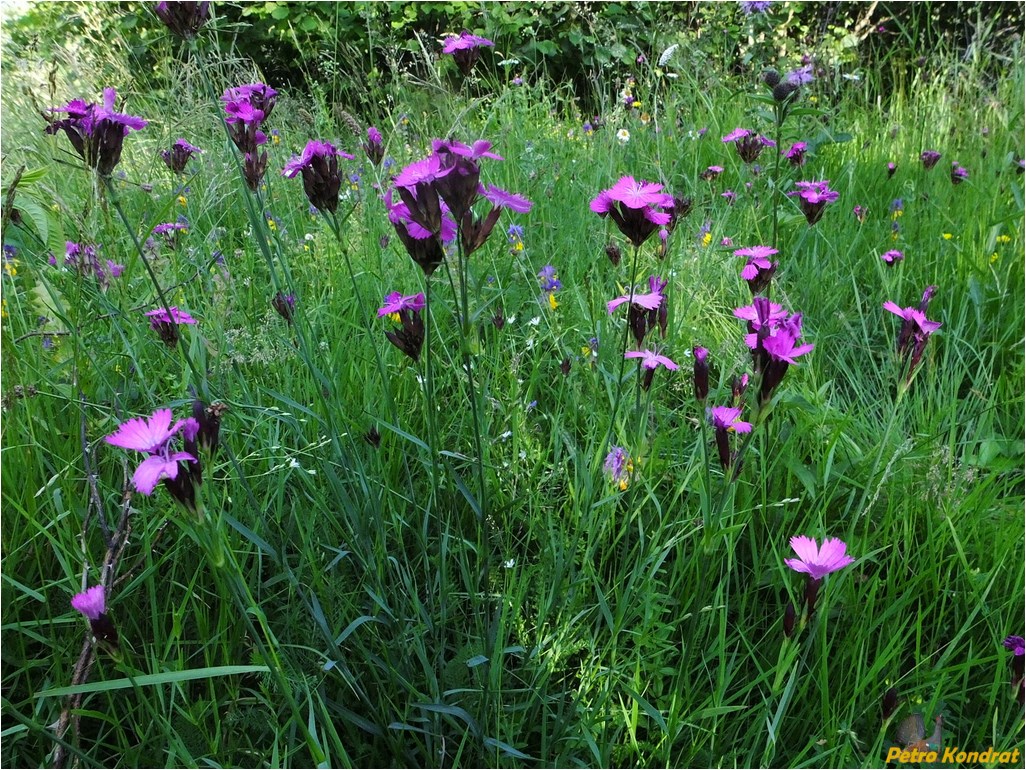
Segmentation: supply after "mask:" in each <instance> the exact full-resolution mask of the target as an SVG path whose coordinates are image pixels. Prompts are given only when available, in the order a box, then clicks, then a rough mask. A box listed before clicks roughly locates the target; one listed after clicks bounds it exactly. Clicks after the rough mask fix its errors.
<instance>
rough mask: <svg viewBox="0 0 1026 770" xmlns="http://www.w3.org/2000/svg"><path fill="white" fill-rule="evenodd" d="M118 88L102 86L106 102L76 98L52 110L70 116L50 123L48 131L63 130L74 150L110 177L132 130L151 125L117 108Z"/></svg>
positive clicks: (102, 175) (97, 169) (46, 131)
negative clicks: (116, 89)
mask: <svg viewBox="0 0 1026 770" xmlns="http://www.w3.org/2000/svg"><path fill="white" fill-rule="evenodd" d="M117 95H118V94H117V91H115V90H114V89H113V88H105V89H103V104H102V105H101V104H94V103H91V102H90V103H86V102H85V101H83V100H82V99H74V100H72V101H70V102H68V104H66V105H65V106H63V107H55V108H54V109H52V110H50V112H66V113H68V117H67V118H65V119H63V120H56V121H53V122H51V123H50V124H49V125H48V126H47V127H46V128H45V129H44V131H45V133H47V134H56V133H57V132H58V131H61V130H63V131H64V133H65V134H66V135H67V137H68V140H69V141H70V142H71V146H72V147H74V148H75V152H77V153H78V154H79V156H80V157H81V158H82V160H84V161H85V162H86V164H87V165H89V166H90V167H92V168H94V169H95V170H96V172H97V173H98V174H99V175H100V176H101V177H109V176H110V175H111V173H112V172H113V171H114V167H115V166H117V164H118V162H119V161H120V160H121V150H122V148H123V146H124V142H125V137H126V136H128V132H129V131H138V130H140V129H142V128H144V127H145V126H146V125H148V122H147V121H145V120H143V119H142V118H137V117H135V116H133V115H126V114H124V113H121V112H115V111H114V105H115V102H116V101H117Z"/></svg>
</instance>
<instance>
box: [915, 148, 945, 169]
mask: <svg viewBox="0 0 1026 770" xmlns="http://www.w3.org/2000/svg"><path fill="white" fill-rule="evenodd" d="M919 159H920V160H921V161H922V162H923V168H925V169H926V170H927V171H929V170H930V169H931V168H933V167H934V166H936V165H937V161H939V160H940V159H941V154H940V153H939V152H937V151H936V150H923V151H922V153H920V155H919Z"/></svg>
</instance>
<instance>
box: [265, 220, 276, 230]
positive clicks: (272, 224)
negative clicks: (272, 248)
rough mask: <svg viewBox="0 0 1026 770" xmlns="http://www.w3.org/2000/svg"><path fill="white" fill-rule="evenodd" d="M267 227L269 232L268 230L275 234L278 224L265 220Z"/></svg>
mask: <svg viewBox="0 0 1026 770" xmlns="http://www.w3.org/2000/svg"><path fill="white" fill-rule="evenodd" d="M267 227H268V229H269V230H270V231H271V232H272V233H273V232H276V231H277V230H278V223H277V222H275V221H274V220H273V219H268V220H267Z"/></svg>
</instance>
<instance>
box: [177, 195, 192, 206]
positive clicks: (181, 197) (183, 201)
mask: <svg viewBox="0 0 1026 770" xmlns="http://www.w3.org/2000/svg"><path fill="white" fill-rule="evenodd" d="M176 200H177V201H178V205H179V206H185V205H186V204H188V203H189V199H188V198H186V197H185V196H184V195H179V196H178V198H177V199H176Z"/></svg>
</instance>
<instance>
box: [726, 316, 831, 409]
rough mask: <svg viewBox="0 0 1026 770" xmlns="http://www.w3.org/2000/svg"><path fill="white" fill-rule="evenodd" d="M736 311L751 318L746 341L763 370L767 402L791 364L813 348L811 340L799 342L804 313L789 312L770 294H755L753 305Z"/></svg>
mask: <svg viewBox="0 0 1026 770" xmlns="http://www.w3.org/2000/svg"><path fill="white" fill-rule="evenodd" d="M734 315H735V316H736V317H737V318H740V319H741V320H743V321H747V322H748V334H747V336H746V337H745V344H746V345H747V346H748V348H749V349H750V350H751V351H752V362H753V364H754V366H755V371H756V372H761V373H762V385H761V386H760V390H759V398H760V400H761V401H762V402H763V403H765V402H766V401H768V400H769V399H770V397H771V396H772V395H773V391H774V390H775V389H776V387H777V386H778V385H779V384H780V381H781V380H783V378H784V375H785V374H786V373H787V368H788V366H790V365H791V364H797V363H798V361H797V359H798V357H799V356H803V355H805V354H806V353H809V352H811V351H812V349H813V348H814V347H815V346H814V345H811V344H804V345H800V344H798V341H799V339H800V338H801V335H802V315H801V313H795V314H793V315H788V313H787V311H786V310H784V309H783V308H782V307H781V306H780V305H777V304H776V303H774V302H770V301H769V300H768V299H767V298H766V297H755V298H754V299H753V300H752V304H751V305H746V306H744V307H739V308H736V309H735V310H734Z"/></svg>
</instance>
